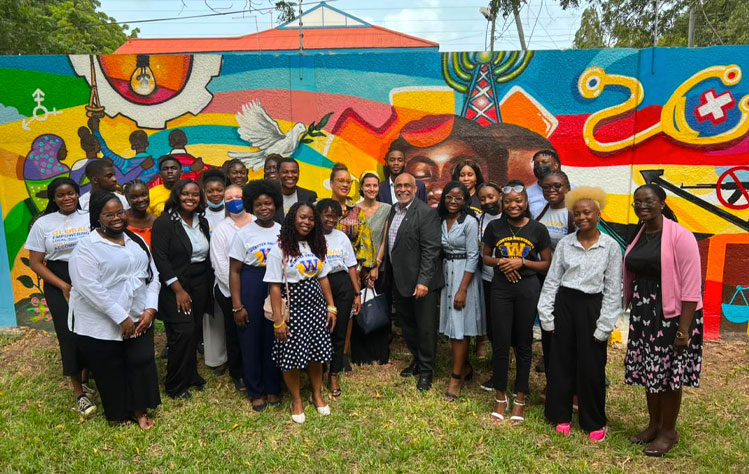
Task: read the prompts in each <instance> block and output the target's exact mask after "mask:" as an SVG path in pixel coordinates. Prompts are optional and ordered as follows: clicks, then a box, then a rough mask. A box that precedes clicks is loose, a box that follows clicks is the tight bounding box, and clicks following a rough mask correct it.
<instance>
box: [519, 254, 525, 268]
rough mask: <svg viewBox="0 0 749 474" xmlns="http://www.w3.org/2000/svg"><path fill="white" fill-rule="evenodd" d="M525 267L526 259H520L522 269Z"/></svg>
mask: <svg viewBox="0 0 749 474" xmlns="http://www.w3.org/2000/svg"><path fill="white" fill-rule="evenodd" d="M524 266H525V257H520V268H523V267H524Z"/></svg>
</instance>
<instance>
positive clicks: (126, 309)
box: [68, 192, 161, 430]
mask: <svg viewBox="0 0 749 474" xmlns="http://www.w3.org/2000/svg"><path fill="white" fill-rule="evenodd" d="M89 212H90V220H91V227H92V228H93V229H94V230H93V232H91V233H90V234H89V235H88V236H86V237H84V238H83V239H81V240H80V241H79V243H78V245H77V246H76V247H75V250H73V253H72V255H71V256H70V279H71V282H72V284H73V289H72V290H71V292H70V313H69V316H68V325H69V326H70V330H71V331H73V332H74V333H75V334H76V336H77V337H76V339H77V342H78V347H79V349H80V351H81V354H82V355H83V357H84V359H85V360H86V362H87V363H88V365H89V367H91V369H92V370H93V372H94V373H95V374H96V384H97V387H98V388H99V394H100V396H101V402H102V405H104V414H105V415H106V417H107V420H108V421H109V422H110V423H117V422H123V421H127V420H133V421H135V422H136V423H138V425H139V426H140V427H141V428H142V429H144V430H148V429H150V428H151V427H153V425H154V421H153V419H151V418H150V417H149V416H148V412H147V411H148V410H149V409H150V410H152V409H154V408H156V407H157V406H159V405H160V404H161V397H160V396H159V381H158V376H157V374H156V362H155V360H154V348H153V326H152V323H153V319H154V316H156V308H157V306H158V299H159V288H160V286H161V285H160V284H159V278H158V273H157V271H156V267H155V265H154V263H153V260H152V259H151V254H150V252H149V251H148V246H147V245H146V243H145V242H144V241H143V239H141V238H140V237H139V236H138V235H136V234H135V233H134V232H132V231H129V230H127V215H126V214H125V209H124V208H123V207H122V203H121V202H120V200H119V199H118V197H117V196H116V195H115V194H114V193H111V192H95V193H94V194H93V195H92V196H91V201H90V204H89Z"/></svg>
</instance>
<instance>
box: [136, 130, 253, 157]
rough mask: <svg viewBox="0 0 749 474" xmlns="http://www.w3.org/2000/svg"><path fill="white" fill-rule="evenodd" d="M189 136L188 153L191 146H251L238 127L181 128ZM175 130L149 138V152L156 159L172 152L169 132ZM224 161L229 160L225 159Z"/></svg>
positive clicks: (165, 131) (163, 131)
mask: <svg viewBox="0 0 749 474" xmlns="http://www.w3.org/2000/svg"><path fill="white" fill-rule="evenodd" d="M180 128H181V129H182V130H183V131H184V132H185V134H186V135H187V151H188V152H189V151H190V146H191V145H219V144H220V145H236V146H250V144H249V143H248V142H246V141H244V140H242V139H241V138H240V137H239V132H237V127H232V126H224V125H196V126H193V127H180ZM172 130H174V129H167V130H162V131H160V132H156V133H154V134H153V135H151V136H150V137H148V143H149V147H148V152H149V153H150V154H151V156H153V157H154V159H158V158H159V157H161V156H163V155H168V154H169V152H170V151H172V149H171V147H170V146H169V132H171V131H172ZM224 159H227V160H228V159H229V157H228V156H227V157H225V158H224Z"/></svg>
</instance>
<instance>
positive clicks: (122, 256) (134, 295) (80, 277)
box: [68, 231, 161, 341]
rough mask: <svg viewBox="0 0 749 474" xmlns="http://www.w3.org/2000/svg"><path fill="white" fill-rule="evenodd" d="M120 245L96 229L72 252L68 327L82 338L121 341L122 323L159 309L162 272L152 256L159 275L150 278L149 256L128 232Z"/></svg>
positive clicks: (153, 270) (138, 318)
mask: <svg viewBox="0 0 749 474" xmlns="http://www.w3.org/2000/svg"><path fill="white" fill-rule="evenodd" d="M123 236H124V238H125V245H124V246H122V245H118V244H116V243H114V242H111V241H109V240H107V239H105V238H104V237H102V236H101V235H100V234H99V232H98V231H93V232H91V233H90V234H89V235H88V236H86V237H84V238H83V239H81V240H80V241H79V242H78V245H76V247H75V249H74V250H73V254H72V255H71V256H70V281H71V283H72V285H73V289H72V290H71V292H70V310H69V312H68V327H69V328H70V330H71V331H73V332H74V333H76V334H79V335H82V336H88V337H92V338H94V339H102V340H109V341H121V340H122V336H121V334H120V323H122V322H123V321H124V320H125V319H126V318H128V317H129V318H130V319H132V320H133V321H134V322H137V321H139V320H140V315H141V314H142V313H143V311H145V310H146V309H154V310H156V309H157V308H158V304H159V289H160V288H161V284H160V283H159V272H158V271H157V270H156V265H155V264H154V263H153V259H151V263H150V266H151V271H152V272H153V279H152V280H151V282H150V283H149V284H146V279H147V277H148V266H149V262H148V255H146V252H145V251H144V250H143V248H142V247H141V246H140V245H139V244H138V243H137V242H135V241H134V240H132V239H131V238H130V237H128V236H127V235H124V234H123Z"/></svg>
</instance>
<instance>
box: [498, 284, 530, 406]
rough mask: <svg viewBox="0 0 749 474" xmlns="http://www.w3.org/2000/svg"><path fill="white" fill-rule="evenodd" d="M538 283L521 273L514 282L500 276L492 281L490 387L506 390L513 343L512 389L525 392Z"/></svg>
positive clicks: (526, 389) (526, 390) (528, 375)
mask: <svg viewBox="0 0 749 474" xmlns="http://www.w3.org/2000/svg"><path fill="white" fill-rule="evenodd" d="M540 292H541V285H540V283H539V281H538V278H536V277H535V276H531V277H524V278H522V279H521V280H520V281H518V282H517V283H510V282H508V281H507V280H506V279H505V278H504V276H496V277H495V278H494V280H493V281H492V302H491V319H492V323H491V324H492V334H493V336H492V370H493V372H494V389H495V390H501V391H503V392H504V391H505V390H507V372H508V370H509V368H510V346H514V347H515V360H516V362H517V367H516V375H515V392H516V393H525V394H527V393H528V392H529V387H528V378H529V377H530V371H531V358H532V356H533V321H534V320H535V319H536V305H537V304H538V297H539V294H540Z"/></svg>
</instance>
